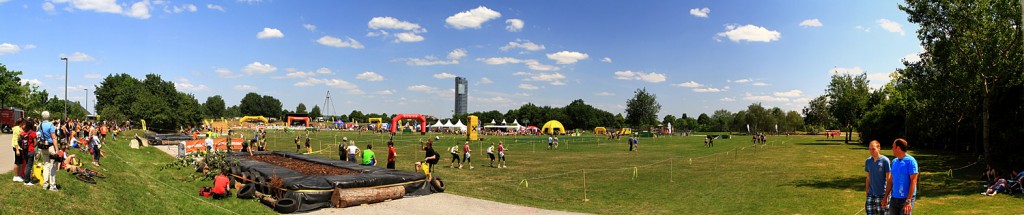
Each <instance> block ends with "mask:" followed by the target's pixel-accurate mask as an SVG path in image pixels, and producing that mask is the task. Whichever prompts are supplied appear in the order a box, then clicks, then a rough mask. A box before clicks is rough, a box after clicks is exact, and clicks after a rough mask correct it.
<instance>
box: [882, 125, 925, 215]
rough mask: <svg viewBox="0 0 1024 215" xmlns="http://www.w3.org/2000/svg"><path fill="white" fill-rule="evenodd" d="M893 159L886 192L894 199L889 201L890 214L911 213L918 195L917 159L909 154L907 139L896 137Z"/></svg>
mask: <svg viewBox="0 0 1024 215" xmlns="http://www.w3.org/2000/svg"><path fill="white" fill-rule="evenodd" d="M892 154H893V155H894V156H895V157H896V159H894V160H892V167H891V168H889V170H890V171H891V174H892V177H891V179H889V180H888V182H886V192H885V193H888V194H889V195H890V197H891V198H892V200H889V202H885V200H884V199H883V200H882V201H883V202H882V205H885V204H886V203H889V214H896V215H900V214H910V212H911V211H912V210H914V199H915V198H916V197H917V160H916V159H914V156H910V155H909V154H907V140H904V139H903V138H899V139H896V141H893V143H892Z"/></svg>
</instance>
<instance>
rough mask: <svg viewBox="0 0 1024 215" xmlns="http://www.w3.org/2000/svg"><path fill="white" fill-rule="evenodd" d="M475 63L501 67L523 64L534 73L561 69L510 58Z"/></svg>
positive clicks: (536, 62) (483, 60)
mask: <svg viewBox="0 0 1024 215" xmlns="http://www.w3.org/2000/svg"><path fill="white" fill-rule="evenodd" d="M476 60H477V61H482V62H484V63H486V64H489V65H501V64H510V63H512V64H518V63H521V64H525V65H526V66H527V67H528V68H530V69H531V70H536V71H557V70H559V69H561V68H559V67H557V66H552V65H544V64H541V63H540V62H538V61H537V60H533V59H517V58H511V57H492V58H477V59H476Z"/></svg>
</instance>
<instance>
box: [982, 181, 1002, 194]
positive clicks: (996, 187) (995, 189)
mask: <svg viewBox="0 0 1024 215" xmlns="http://www.w3.org/2000/svg"><path fill="white" fill-rule="evenodd" d="M1006 187H1007V185H1006V179H1004V178H998V179H996V183H995V184H992V186H988V189H986V190H985V192H984V193H981V195H986V196H994V195H996V194H998V193H999V192H1000V191H1006Z"/></svg>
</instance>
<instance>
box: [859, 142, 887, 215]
mask: <svg viewBox="0 0 1024 215" xmlns="http://www.w3.org/2000/svg"><path fill="white" fill-rule="evenodd" d="M881 150H882V146H881V144H880V143H878V141H877V140H872V141H871V143H869V144H868V151H870V152H871V157H868V158H867V159H866V160H864V171H865V172H867V182H866V184H865V185H864V190H865V192H867V200H866V201H865V202H864V212H865V213H866V214H869V215H871V214H885V209H884V207H882V206H883V205H882V198H884V197H885V183H886V179H887V178H889V158H887V157H885V155H882V154H881V153H880V151H881Z"/></svg>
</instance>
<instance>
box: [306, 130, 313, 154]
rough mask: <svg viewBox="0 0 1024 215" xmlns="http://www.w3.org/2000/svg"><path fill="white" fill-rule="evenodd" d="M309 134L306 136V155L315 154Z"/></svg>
mask: <svg viewBox="0 0 1024 215" xmlns="http://www.w3.org/2000/svg"><path fill="white" fill-rule="evenodd" d="M310 147H311V146H310V139H309V134H306V153H313V148H310Z"/></svg>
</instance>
